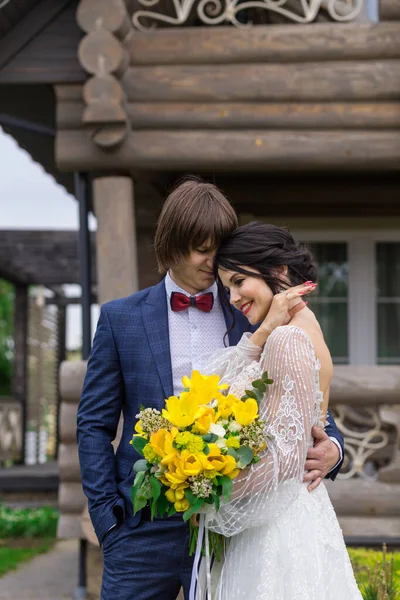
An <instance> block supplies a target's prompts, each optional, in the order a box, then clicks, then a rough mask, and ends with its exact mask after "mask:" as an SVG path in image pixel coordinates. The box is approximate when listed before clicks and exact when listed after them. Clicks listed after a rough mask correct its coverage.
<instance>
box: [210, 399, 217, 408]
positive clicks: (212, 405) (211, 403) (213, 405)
mask: <svg viewBox="0 0 400 600" xmlns="http://www.w3.org/2000/svg"><path fill="white" fill-rule="evenodd" d="M208 406H211V408H217V406H218V401H217V400H216V399H215V398H214V400H211V402H209V403H208Z"/></svg>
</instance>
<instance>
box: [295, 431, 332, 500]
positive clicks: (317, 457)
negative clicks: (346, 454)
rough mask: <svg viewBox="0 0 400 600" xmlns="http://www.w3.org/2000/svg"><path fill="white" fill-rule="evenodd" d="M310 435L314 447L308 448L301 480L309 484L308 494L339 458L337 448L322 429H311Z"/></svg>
mask: <svg viewBox="0 0 400 600" xmlns="http://www.w3.org/2000/svg"><path fill="white" fill-rule="evenodd" d="M312 435H313V437H314V447H313V448H309V450H308V452H307V460H306V464H305V470H306V471H307V473H306V474H305V475H304V480H303V481H304V482H307V483H309V485H308V487H307V489H308V491H309V492H312V491H313V490H315V489H316V488H317V487H318V486H319V484H320V483H321V481H322V480H323V479H324V478H325V477H326V476H327V475H328V473H329V471H331V470H332V469H333V467H334V466H335V465H336V464H337V463H338V461H339V458H340V454H339V449H338V447H337V446H336V444H335V443H334V442H332V440H330V439H329V437H328V436H327V434H326V433H325V431H324V430H323V429H322V427H313V428H312Z"/></svg>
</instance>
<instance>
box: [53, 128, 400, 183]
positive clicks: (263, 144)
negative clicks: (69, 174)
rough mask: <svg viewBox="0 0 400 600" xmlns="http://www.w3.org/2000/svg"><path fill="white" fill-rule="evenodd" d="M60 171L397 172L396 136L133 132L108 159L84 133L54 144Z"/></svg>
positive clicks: (399, 139) (399, 143)
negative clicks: (307, 170) (305, 170)
mask: <svg viewBox="0 0 400 600" xmlns="http://www.w3.org/2000/svg"><path fill="white" fill-rule="evenodd" d="M56 157H57V162H58V166H59V168H60V169H61V170H67V171H74V170H76V169H82V170H85V171H91V170H96V169H119V170H120V171H121V170H126V171H128V170H130V169H133V168H137V169H145V170H150V171H154V170H172V171H180V172H184V171H186V170H194V171H215V172H224V171H228V172H229V171H241V172H260V171H261V172H263V171H265V172H271V171H272V172H273V171H290V170H294V171H301V170H304V169H310V170H313V171H324V170H328V171H335V170H338V171H344V172H351V171H354V170H360V171H368V172H385V171H391V170H392V171H397V170H398V165H399V161H400V132H385V131H307V132H298V131H266V130H262V129H260V130H253V131H211V130H209V131H206V130H204V131H197V130H196V131H193V130H190V131H180V132H176V131H164V130H156V131H137V132H133V133H131V134H130V135H129V136H128V137H127V139H126V141H125V143H124V144H123V145H122V146H120V147H118V148H117V149H116V150H115V151H114V152H113V153H109V152H108V153H107V152H103V151H101V150H100V149H99V148H95V147H94V146H93V145H92V144H91V143H90V140H89V139H88V138H87V136H86V135H85V133H84V132H79V131H62V132H60V133H59V134H58V136H57V140H56Z"/></svg>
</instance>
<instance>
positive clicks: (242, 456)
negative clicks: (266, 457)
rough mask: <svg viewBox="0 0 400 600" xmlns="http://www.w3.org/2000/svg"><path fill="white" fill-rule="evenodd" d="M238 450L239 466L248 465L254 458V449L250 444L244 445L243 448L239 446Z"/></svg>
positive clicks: (241, 467)
mask: <svg viewBox="0 0 400 600" xmlns="http://www.w3.org/2000/svg"><path fill="white" fill-rule="evenodd" d="M236 452H237V453H238V455H239V464H238V467H239V468H240V469H244V467H247V465H249V464H250V463H251V461H252V460H253V458H254V451H253V450H252V449H251V448H249V447H248V446H242V447H241V448H238V449H237V451H236Z"/></svg>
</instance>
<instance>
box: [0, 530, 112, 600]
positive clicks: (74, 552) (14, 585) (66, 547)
mask: <svg viewBox="0 0 400 600" xmlns="http://www.w3.org/2000/svg"><path fill="white" fill-rule="evenodd" d="M101 572H102V557H101V552H100V549H99V548H96V547H94V546H90V547H89V553H88V596H87V600H99V598H100V585H101ZM77 577H78V542H77V541H76V540H63V541H59V542H57V544H56V545H55V546H54V548H53V549H52V550H51V551H50V552H48V553H46V554H41V555H39V556H37V557H35V558H34V559H33V560H31V561H29V562H27V563H23V564H22V565H21V566H20V567H19V568H18V569H17V570H16V571H11V572H9V573H7V575H5V576H4V577H2V578H1V579H0V600H71V599H72V598H73V597H74V593H75V590H76V585H77Z"/></svg>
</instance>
